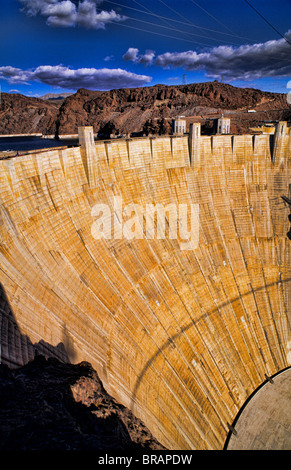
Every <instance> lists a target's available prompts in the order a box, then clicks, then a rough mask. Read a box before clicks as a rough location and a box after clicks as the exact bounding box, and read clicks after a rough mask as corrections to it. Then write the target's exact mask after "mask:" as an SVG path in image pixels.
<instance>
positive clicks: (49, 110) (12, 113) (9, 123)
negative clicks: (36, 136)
mask: <svg viewBox="0 0 291 470" xmlns="http://www.w3.org/2000/svg"><path fill="white" fill-rule="evenodd" d="M58 110H59V104H58V105H56V104H55V103H54V102H51V101H44V100H42V99H40V98H32V97H28V96H24V95H21V94H9V93H1V100H0V135H1V134H33V133H46V134H54V130H55V123H56V120H57V116H58Z"/></svg>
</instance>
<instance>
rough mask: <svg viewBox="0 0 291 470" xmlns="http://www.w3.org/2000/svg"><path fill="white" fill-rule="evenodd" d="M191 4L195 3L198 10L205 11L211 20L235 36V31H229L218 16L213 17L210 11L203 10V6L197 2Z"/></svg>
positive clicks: (191, 0) (192, 0)
mask: <svg viewBox="0 0 291 470" xmlns="http://www.w3.org/2000/svg"><path fill="white" fill-rule="evenodd" d="M190 2H192V3H194V5H196V6H197V7H198V8H200V10H202V11H204V13H206V15H208V16H210V18H212V19H214V20H215V21H216V22H217V23H219V24H220V25H221V26H223V27H224V28H225V29H227V30H228V31H230V32H231V33H232V34H234V32H233V31H231V29H229V28H228V27H227V26H225V24H223V23H222V22H221V21H219V19H218V18H216V16H214V15H212V14H211V13H209V11H207V10H205V8H203V7H202V6H201V5H199V4H198V3H197V2H194V0H190Z"/></svg>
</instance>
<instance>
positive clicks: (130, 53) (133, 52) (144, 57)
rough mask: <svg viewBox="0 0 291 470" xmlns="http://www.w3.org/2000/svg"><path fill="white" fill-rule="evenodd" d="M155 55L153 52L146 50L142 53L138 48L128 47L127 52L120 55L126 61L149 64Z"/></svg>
mask: <svg viewBox="0 0 291 470" xmlns="http://www.w3.org/2000/svg"><path fill="white" fill-rule="evenodd" d="M154 57H155V52H154V51H151V50H146V51H145V53H144V54H140V53H139V49H137V48H135V47H130V48H129V49H128V50H127V52H126V53H125V54H124V55H123V56H122V58H123V59H124V60H126V61H132V62H135V63H138V64H144V65H151V64H152V63H153V59H154Z"/></svg>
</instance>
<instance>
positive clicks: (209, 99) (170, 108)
mask: <svg viewBox="0 0 291 470" xmlns="http://www.w3.org/2000/svg"><path fill="white" fill-rule="evenodd" d="M249 109H255V110H256V111H257V113H254V114H250V113H248V112H247V111H248V110H249ZM217 111H219V112H230V113H231V116H232V117H233V123H234V124H233V128H232V129H231V131H232V132H235V133H243V132H247V131H248V129H249V127H250V126H254V125H257V123H258V122H260V121H262V120H265V119H268V120H273V119H275V120H282V119H284V120H286V119H287V120H288V119H289V118H290V113H291V106H288V104H287V101H286V95H285V94H279V93H271V92H263V91H261V90H256V89H251V88H237V87H233V86H231V85H227V84H223V83H219V82H216V81H215V82H207V83H195V84H189V85H179V86H166V85H155V86H153V87H143V88H130V89H129V88H127V89H119V90H110V91H89V90H85V89H80V90H78V91H77V93H75V94H73V95H71V96H69V97H67V98H66V99H65V100H64V101H63V102H59V101H57V100H56V101H55V102H52V101H47V100H46V101H45V100H41V99H37V98H27V97H24V96H22V95H7V94H5V93H3V95H2V103H1V105H0V123H1V124H0V134H8V133H24V132H43V133H44V134H55V133H57V134H59V135H61V134H75V133H77V132H78V127H79V126H93V128H94V132H96V133H98V135H99V136H100V137H109V136H110V135H120V134H146V135H147V134H149V133H152V134H167V133H169V132H170V130H171V121H172V118H173V117H175V116H177V115H178V114H183V115H185V116H199V117H200V118H201V116H202V119H204V120H203V124H206V123H207V120H208V117H209V116H211V115H213V113H214V112H217ZM235 121H237V124H235ZM206 127H207V125H206Z"/></svg>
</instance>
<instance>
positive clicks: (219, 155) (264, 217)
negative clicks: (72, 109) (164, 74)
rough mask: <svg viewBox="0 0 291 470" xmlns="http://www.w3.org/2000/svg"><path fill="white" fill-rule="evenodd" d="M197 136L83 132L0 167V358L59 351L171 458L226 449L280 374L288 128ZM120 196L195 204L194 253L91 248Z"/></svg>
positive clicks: (154, 243)
mask: <svg viewBox="0 0 291 470" xmlns="http://www.w3.org/2000/svg"><path fill="white" fill-rule="evenodd" d="M197 128H198V126H195V125H194V126H193V127H192V128H191V131H190V136H189V137H188V136H186V135H185V136H181V137H174V136H173V137H171V136H165V137H159V138H142V139H132V140H119V139H116V140H112V141H108V142H101V141H100V142H96V143H94V141H93V139H92V129H91V128H81V129H80V144H81V146H80V147H76V148H68V149H59V150H49V151H46V152H42V153H39V154H32V155H29V154H28V155H25V156H21V157H18V158H12V159H9V160H3V161H0V198H1V199H0V203H1V211H0V237H1V238H0V281H1V284H2V286H3V288H4V291H5V296H6V298H4V296H2V297H3V298H2V304H1V305H0V315H1V322H0V338H1V360H2V362H5V363H7V364H9V365H11V366H15V365H17V364H21V363H24V362H25V361H27V360H28V359H29V357H30V354H31V352H30V349H29V348H30V346H29V345H31V344H34V345H41V344H43V345H51V346H52V347H56V350H57V346H59V345H63V346H64V349H65V350H66V354H67V355H68V356H69V358H70V360H71V361H73V362H79V361H81V360H87V361H89V362H91V363H92V365H93V367H94V368H95V369H96V370H97V372H98V374H99V376H100V378H101V380H102V381H103V383H104V386H105V388H106V389H107V391H108V392H109V393H110V394H111V395H113V396H114V397H115V398H116V399H117V400H119V401H120V402H121V403H123V404H124V405H126V406H128V407H129V408H131V409H132V410H133V412H134V413H135V414H136V415H137V416H138V417H139V418H141V419H142V420H143V421H144V422H145V423H146V425H147V426H148V427H149V429H150V430H151V432H152V433H153V434H154V435H155V437H156V438H157V439H158V440H159V441H160V442H161V443H162V444H164V445H165V446H166V447H167V448H169V449H222V448H223V445H224V442H225V439H226V436H227V433H228V431H229V428H228V423H232V421H233V419H234V418H235V416H236V414H237V413H238V411H239V409H240V408H241V406H242V405H243V404H244V402H245V400H246V399H247V398H248V397H249V396H250V395H251V393H252V392H253V391H254V390H255V389H256V388H257V387H258V386H260V384H261V383H262V382H263V381H264V380H265V375H267V376H272V375H273V374H275V373H277V372H278V371H281V370H283V369H285V368H286V367H288V366H289V365H290V364H291V330H290V311H291V292H290V279H291V269H290V268H291V256H290V254H291V253H290V243H291V242H290V240H289V239H288V237H287V236H286V233H287V232H288V230H289V221H288V213H289V208H288V207H287V206H286V205H284V201H283V200H282V199H281V196H282V195H286V196H288V192H289V184H290V163H291V158H290V155H291V140H290V135H289V132H288V131H289V129H288V128H287V127H286V125H285V124H284V123H280V125H278V129H277V134H276V135H275V136H274V137H275V138H274V141H270V139H272V137H270V136H269V135H258V136H251V135H244V136H230V135H229V136H212V137H208V136H201V135H200V129H199V128H198V130H197ZM116 198H120V199H122V201H123V204H124V206H125V205H128V204H130V203H136V204H138V205H140V206H142V207H144V206H145V205H146V204H158V203H160V204H163V205H167V204H170V203H171V204H175V205H179V204H187V205H190V204H191V203H192V204H195V205H198V207H199V242H198V244H197V245H195V246H192V248H190V249H182V248H181V243H180V240H179V239H175V238H170V237H169V236H168V237H166V238H160V239H159V238H158V237H153V238H149V237H146V236H144V237H143V238H139V239H129V238H126V237H125V236H121V237H111V238H103V239H101V240H99V239H96V238H94V236H92V224H93V223H94V211H93V213H92V209H93V208H94V207H95V205H96V204H97V203H98V204H100V203H102V204H105V205H106V207H109V208H110V209H111V211H112V214H113V218H114V217H115V218H116V216H117V214H116V213H114V211H115V208H114V202H115V201H116ZM120 199H119V200H120ZM114 220H116V219H114ZM95 221H96V217H95ZM119 222H120V221H119ZM12 312H13V317H12V316H11V313H12ZM288 315H289V317H288ZM12 318H13V320H12ZM16 326H17V328H18V329H19V331H18V330H17V331H16ZM19 332H20V333H19Z"/></svg>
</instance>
